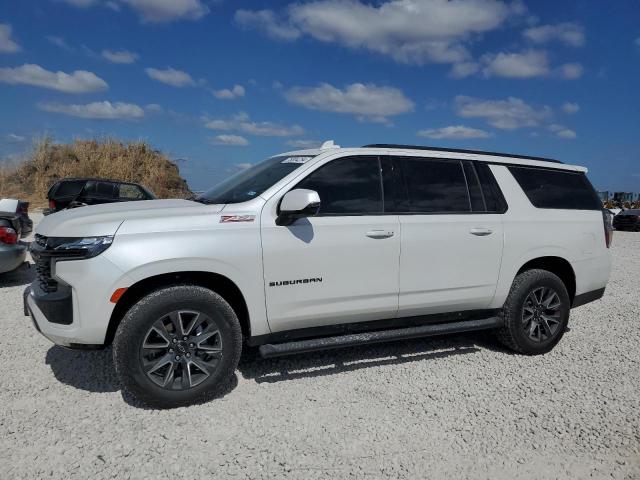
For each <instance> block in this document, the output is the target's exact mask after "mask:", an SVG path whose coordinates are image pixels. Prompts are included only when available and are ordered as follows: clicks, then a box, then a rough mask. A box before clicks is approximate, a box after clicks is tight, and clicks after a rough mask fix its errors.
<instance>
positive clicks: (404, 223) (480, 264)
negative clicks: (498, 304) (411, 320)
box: [393, 157, 505, 316]
mask: <svg viewBox="0 0 640 480" xmlns="http://www.w3.org/2000/svg"><path fill="white" fill-rule="evenodd" d="M393 163H394V165H396V167H397V170H398V173H399V175H398V176H397V178H398V180H397V181H398V185H399V187H398V191H399V196H398V204H397V206H396V208H397V211H398V213H399V214H400V216H399V219H400V226H401V230H402V245H401V252H402V253H401V256H400V296H399V315H400V316H413V315H425V314H433V313H443V312H456V311H463V310H476V309H484V308H487V307H488V305H489V303H490V302H491V300H492V299H493V296H494V294H495V289H496V285H497V281H498V274H499V271H500V262H501V258H502V249H503V241H504V240H503V226H502V220H501V212H503V211H504V208H505V204H504V203H502V202H503V199H500V196H499V191H495V190H493V187H492V186H491V185H492V182H493V183H495V179H493V177H492V175H491V172H490V170H489V168H488V166H487V165H482V164H479V165H476V164H475V162H470V161H460V160H447V159H431V158H421V157H394V158H393ZM483 186H484V188H483ZM495 187H496V188H497V184H496V185H495Z"/></svg>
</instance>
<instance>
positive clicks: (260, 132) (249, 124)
mask: <svg viewBox="0 0 640 480" xmlns="http://www.w3.org/2000/svg"><path fill="white" fill-rule="evenodd" d="M203 120H204V126H205V128H208V129H210V130H223V131H238V132H242V133H246V134H249V135H257V136H263V137H293V136H297V135H302V134H304V129H303V128H302V127H301V126H299V125H290V126H286V125H280V124H278V123H273V122H253V121H251V119H250V118H249V115H247V114H246V113H244V112H240V113H237V114H236V115H234V116H232V117H230V118H227V119H210V118H204V119H203Z"/></svg>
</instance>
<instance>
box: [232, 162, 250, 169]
mask: <svg viewBox="0 0 640 480" xmlns="http://www.w3.org/2000/svg"><path fill="white" fill-rule="evenodd" d="M233 166H234V167H236V168H237V169H238V170H246V169H247V168H251V167H253V163H234V164H233Z"/></svg>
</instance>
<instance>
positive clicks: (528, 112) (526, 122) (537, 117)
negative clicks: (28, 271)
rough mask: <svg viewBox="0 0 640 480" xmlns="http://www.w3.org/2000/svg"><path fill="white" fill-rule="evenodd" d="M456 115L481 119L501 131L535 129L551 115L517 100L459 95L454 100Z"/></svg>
mask: <svg viewBox="0 0 640 480" xmlns="http://www.w3.org/2000/svg"><path fill="white" fill-rule="evenodd" d="M454 103H455V109H456V113H457V114H458V115H459V116H461V117H463V118H482V119H484V120H485V121H486V122H487V123H488V124H489V125H491V126H493V127H495V128H500V129H502V130H514V129H517V128H523V127H536V126H538V125H540V123H542V122H544V121H546V120H547V119H549V118H550V117H551V115H552V114H553V112H552V110H551V109H550V108H549V107H546V106H545V107H542V108H540V109H535V108H533V107H532V106H530V105H528V104H527V103H526V102H524V101H523V100H521V99H519V98H515V97H509V98H507V99H506V100H484V99H480V98H473V97H467V96H464V95H459V96H457V97H456V98H455V102H454Z"/></svg>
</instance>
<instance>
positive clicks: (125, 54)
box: [102, 49, 138, 63]
mask: <svg viewBox="0 0 640 480" xmlns="http://www.w3.org/2000/svg"><path fill="white" fill-rule="evenodd" d="M102 57H103V58H106V59H107V60H109V61H110V62H111V63H134V62H135V61H136V60H137V59H138V54H137V53H133V52H130V51H128V50H108V49H105V50H102Z"/></svg>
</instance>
